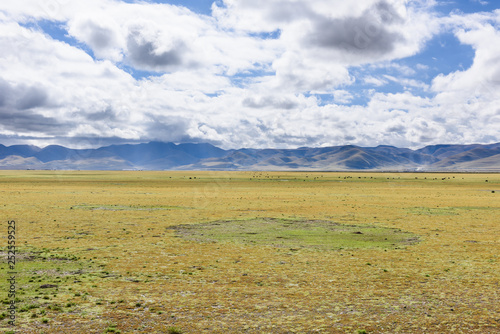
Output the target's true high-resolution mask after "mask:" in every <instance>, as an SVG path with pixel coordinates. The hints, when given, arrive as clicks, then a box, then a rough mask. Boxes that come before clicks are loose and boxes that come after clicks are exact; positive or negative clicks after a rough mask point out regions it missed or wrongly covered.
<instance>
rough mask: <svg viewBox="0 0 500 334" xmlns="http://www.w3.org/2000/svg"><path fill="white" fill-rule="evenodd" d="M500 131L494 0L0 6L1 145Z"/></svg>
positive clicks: (414, 138)
mask: <svg viewBox="0 0 500 334" xmlns="http://www.w3.org/2000/svg"><path fill="white" fill-rule="evenodd" d="M149 141H163V142H175V143H182V142H193V143H201V142H206V143H211V144H213V145H216V146H219V147H221V148H225V149H230V148H234V149H236V148H243V147H252V148H297V147H304V146H307V147H326V146H338V145H358V146H369V147H374V146H378V145H392V146H397V147H409V148H420V147H423V146H427V145H433V144H472V143H480V144H488V143H494V142H500V3H499V2H498V1H493V0H444V1H434V0H352V1H345V0H217V1H213V0H187V1H180V0H170V1H169V0H163V1H153V0H151V1H133V0H128V1H119V0H85V1H83V0H78V1H76V0H16V1H1V2H0V143H1V144H4V145H13V144H33V145H37V146H41V147H43V146H46V145H52V144H58V145H64V146H67V147H72V148H89V147H99V146H106V145H110V144H120V143H142V142H149Z"/></svg>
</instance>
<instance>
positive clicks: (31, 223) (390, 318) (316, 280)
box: [0, 171, 500, 333]
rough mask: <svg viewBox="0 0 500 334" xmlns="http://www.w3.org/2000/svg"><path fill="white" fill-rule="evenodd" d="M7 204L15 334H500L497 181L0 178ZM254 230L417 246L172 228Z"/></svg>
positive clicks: (331, 176) (249, 175) (23, 174)
mask: <svg viewBox="0 0 500 334" xmlns="http://www.w3.org/2000/svg"><path fill="white" fill-rule="evenodd" d="M486 180H487V181H488V182H486ZM0 191H1V192H2V199H3V201H2V202H3V203H2V206H0V209H1V212H2V219H3V220H4V221H6V220H7V219H16V221H17V226H18V227H17V236H18V245H22V246H23V247H21V251H22V252H23V254H24V255H19V264H18V268H19V270H20V274H18V276H19V284H18V297H19V298H20V303H19V305H20V306H21V307H26V310H25V311H24V312H19V313H18V323H19V326H18V328H17V332H18V333H86V332H87V333H105V332H113V331H115V332H117V331H120V332H121V333H168V332H169V331H172V330H179V331H182V332H183V333H356V332H357V331H358V330H366V332H367V333H445V332H456V333H496V332H500V327H499V326H500V311H499V308H498V300H500V298H499V291H500V286H499V282H500V271H499V270H498V268H499V254H500V239H499V238H500V237H499V236H500V224H499V222H500V197H499V196H500V175H498V174H489V175H487V174H468V175H462V174H435V175H434V174H388V173H386V174H369V173H366V174H364V173H285V172H279V173H278V172H276V173H260V172H259V173H253V172H230V173H227V172H52V171H45V172H40V171H17V172H11V171H2V172H0ZM492 191H495V192H494V193H493V192H492ZM259 217H273V218H277V219H278V218H279V219H295V220H299V219H306V220H312V221H314V220H322V221H331V222H335V223H342V224H347V225H358V226H362V225H370V226H377V227H380V228H382V227H386V228H393V229H398V230H399V229H401V230H402V231H404V232H409V233H413V234H415V235H417V236H419V238H420V242H419V243H416V244H412V245H408V246H406V247H400V248H399V249H394V248H364V249H357V248H344V249H338V250H327V251H326V250H325V251H321V250H318V249H309V248H307V247H304V248H294V249H293V250H290V249H289V248H288V247H273V246H271V245H267V244H254V245H252V244H245V243H232V242H217V241H215V240H214V241H213V242H196V241H192V240H187V239H185V238H182V237H179V236H178V235H176V231H175V230H174V229H172V227H174V226H178V225H182V224H210V223H213V222H214V221H221V220H240V221H241V220H243V221H244V220H246V219H258V218H259ZM5 235H6V232H5ZM4 245H6V243H5V244H4ZM4 245H2V246H4ZM5 267H6V265H5V264H2V269H1V272H2V275H3V276H2V280H1V284H2V285H1V286H0V288H1V294H0V298H1V299H4V298H5V297H6V293H5V291H6V285H5V279H3V277H4V273H6V268H5ZM35 275H36V281H35V280H34V279H33V278H32V277H33V276H35ZM39 276H40V277H39ZM30 279H32V280H34V281H33V282H29V280H30ZM39 280H42V281H41V282H39ZM56 281H57V282H56ZM54 282H56V283H54ZM41 284H57V285H58V287H57V291H56V293H54V292H53V291H50V293H49V292H48V290H51V289H52V290H54V289H55V288H48V289H40V285H41ZM20 288H22V289H23V290H20ZM37 289H38V291H35V290H37ZM54 294H55V296H54ZM45 295H47V296H49V299H44V297H45ZM36 297H38V298H36ZM33 304H36V305H38V307H37V308H32V309H30V308H29V305H33ZM32 314H35V317H32ZM43 319H46V320H47V321H44V320H43ZM1 327H3V328H4V329H7V326H6V320H2V322H1V326H0V328H1Z"/></svg>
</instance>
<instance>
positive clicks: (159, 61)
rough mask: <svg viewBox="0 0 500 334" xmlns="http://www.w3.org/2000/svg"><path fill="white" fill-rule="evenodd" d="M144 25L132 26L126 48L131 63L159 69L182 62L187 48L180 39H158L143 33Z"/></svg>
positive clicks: (141, 66) (139, 66)
mask: <svg viewBox="0 0 500 334" xmlns="http://www.w3.org/2000/svg"><path fill="white" fill-rule="evenodd" d="M144 30H145V29H144V27H140V26H135V27H132V28H131V30H130V32H129V35H128V37H127V49H128V53H129V57H130V59H131V61H132V64H133V65H134V66H136V67H138V68H146V69H153V70H154V69H159V68H168V67H175V66H179V65H181V64H182V62H183V59H184V53H185V51H186V49H187V47H186V45H185V44H184V42H183V41H181V40H170V41H163V43H162V41H160V40H159V39H160V38H159V37H158V36H154V34H155V33H153V36H152V35H148V34H145V33H144Z"/></svg>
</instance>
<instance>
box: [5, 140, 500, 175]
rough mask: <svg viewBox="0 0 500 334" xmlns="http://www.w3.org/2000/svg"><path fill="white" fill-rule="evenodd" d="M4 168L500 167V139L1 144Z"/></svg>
mask: <svg viewBox="0 0 500 334" xmlns="http://www.w3.org/2000/svg"><path fill="white" fill-rule="evenodd" d="M0 169H65V170H67V169H70V170H71V169H74V170H79V169H88V170H310V171H314V170H321V171H327V170H331V171H343V170H359V171H491V172H500V143H495V144H486V145H483V144H471V145H454V144H442V145H430V146H426V147H423V148H420V149H417V150H412V149H409V148H398V147H395V146H389V145H379V146H377V147H361V146H355V145H343V146H331V147H300V148H296V149H270V148H265V149H254V148H241V149H230V150H224V149H221V148H219V147H216V146H214V145H211V144H208V143H180V144H175V143H171V142H169V143H165V142H158V141H152V142H148V143H141V144H120V145H110V146H104V147H99V148H94V149H71V148H67V147H64V146H61V145H50V146H47V147H43V148H40V147H37V146H33V145H12V146H4V145H1V144H0Z"/></svg>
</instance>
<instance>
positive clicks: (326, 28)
mask: <svg viewBox="0 0 500 334" xmlns="http://www.w3.org/2000/svg"><path fill="white" fill-rule="evenodd" d="M401 21H402V18H401V17H400V16H399V14H398V13H397V12H396V11H395V10H394V8H393V7H392V6H391V5H390V4H388V3H387V2H385V1H381V2H378V3H376V4H375V5H373V6H372V7H371V8H369V9H368V10H366V11H365V12H363V14H362V15H361V16H357V17H354V16H352V17H343V18H334V19H332V18H328V17H318V19H317V20H315V21H314V23H313V29H312V31H311V32H310V33H308V34H307V36H305V43H306V44H309V45H311V46H318V47H321V48H327V49H334V50H337V51H340V52H342V53H343V54H344V55H345V56H346V57H352V56H356V57H366V55H369V57H370V58H371V59H373V57H376V58H378V57H381V56H384V55H386V54H388V53H391V52H392V51H393V50H394V48H395V46H396V44H397V43H399V42H402V41H404V37H403V36H402V35H401V34H400V33H399V32H397V31H390V30H389V29H388V28H390V26H391V25H393V24H394V23H398V22H401Z"/></svg>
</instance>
